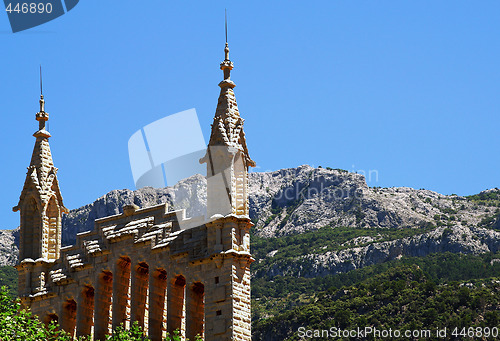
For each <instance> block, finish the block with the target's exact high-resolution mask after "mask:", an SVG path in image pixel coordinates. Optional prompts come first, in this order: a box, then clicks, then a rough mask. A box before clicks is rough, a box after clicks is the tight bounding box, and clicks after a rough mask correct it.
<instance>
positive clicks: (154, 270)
mask: <svg viewBox="0 0 500 341" xmlns="http://www.w3.org/2000/svg"><path fill="white" fill-rule="evenodd" d="M225 53H226V57H225V60H224V61H223V62H222V63H221V69H222V70H223V71H224V80H223V81H222V82H221V83H220V84H219V86H220V87H221V94H220V96H219V102H218V105H217V110H216V114H215V117H214V124H213V125H212V134H211V137H210V142H209V145H208V148H207V153H206V155H205V157H204V158H202V159H201V160H200V162H204V163H207V182H208V188H207V199H208V200H207V206H208V216H207V217H195V218H186V217H185V213H184V212H183V211H181V210H178V211H174V210H169V207H168V206H167V205H166V204H162V205H157V206H153V207H145V208H139V207H137V206H135V205H131V206H125V207H124V208H123V213H122V214H119V215H115V216H110V217H106V218H101V219H97V220H96V221H95V227H94V230H93V231H88V232H84V233H80V234H78V235H77V240H76V244H75V245H72V246H68V247H63V248H61V217H62V214H63V213H65V212H67V209H66V208H65V207H64V205H63V200H62V196H61V192H60V189H59V184H58V181H57V175H56V174H57V168H55V167H54V164H53V161H52V156H51V152H50V147H49V142H48V140H49V137H50V134H49V132H48V131H46V130H45V122H46V121H47V120H48V118H49V115H48V113H46V112H45V109H44V100H43V95H42V96H41V99H40V112H39V113H37V115H36V119H37V120H38V121H39V122H40V123H39V124H40V126H39V130H38V131H37V132H36V133H35V134H34V136H35V137H36V143H35V148H34V151H33V156H32V159H31V163H30V166H29V168H28V173H27V176H26V182H25V184H24V188H23V190H22V193H21V197H20V200H19V204H18V205H17V206H16V207H14V210H15V211H20V213H21V241H20V263H19V264H18V265H17V269H18V273H19V296H20V298H21V301H22V303H23V305H24V306H25V307H27V308H29V309H31V311H32V312H33V313H34V314H36V315H37V316H38V317H39V318H40V319H42V320H43V321H46V322H49V321H51V320H57V321H58V322H59V324H60V325H61V327H62V328H63V329H64V330H66V331H67V332H69V333H70V334H72V335H74V336H80V335H93V338H94V340H103V339H104V338H105V336H106V335H107V334H109V333H110V332H111V330H112V328H114V327H116V326H119V325H120V324H123V325H124V326H125V327H128V326H130V323H133V322H134V321H137V322H138V323H139V325H140V326H142V327H143V330H144V333H145V335H148V336H149V337H150V338H151V339H152V340H161V339H162V338H163V337H165V335H166V333H167V332H173V331H174V330H176V329H179V330H181V333H182V335H183V337H184V338H186V337H187V338H189V339H190V340H194V337H195V335H201V336H202V337H203V338H204V339H205V340H207V341H208V340H247V341H250V340H251V328H250V326H251V315H250V264H251V262H252V261H253V258H252V257H251V255H250V234H249V232H250V227H251V226H252V225H253V224H252V222H251V221H250V219H249V217H248V167H250V166H254V165H255V163H254V162H253V161H252V160H251V159H250V157H249V155H248V150H247V146H246V142H245V135H244V133H243V119H242V118H241V117H240V115H239V111H238V107H237V104H236V100H235V97H234V91H233V88H234V86H235V85H234V83H233V82H232V81H231V79H230V71H231V70H232V68H233V64H232V62H231V61H230V60H229V49H228V46H227V43H226V48H225Z"/></svg>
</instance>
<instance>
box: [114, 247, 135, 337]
mask: <svg viewBox="0 0 500 341" xmlns="http://www.w3.org/2000/svg"><path fill="white" fill-rule="evenodd" d="M130 264H131V261H130V258H128V257H120V258H119V259H118V262H117V263H116V264H115V275H114V278H115V280H114V281H113V293H114V295H113V329H114V328H116V327H118V326H119V325H120V324H123V326H124V327H127V326H126V321H128V320H129V319H130V316H129V315H128V312H127V308H128V307H129V305H130V297H129V288H130Z"/></svg>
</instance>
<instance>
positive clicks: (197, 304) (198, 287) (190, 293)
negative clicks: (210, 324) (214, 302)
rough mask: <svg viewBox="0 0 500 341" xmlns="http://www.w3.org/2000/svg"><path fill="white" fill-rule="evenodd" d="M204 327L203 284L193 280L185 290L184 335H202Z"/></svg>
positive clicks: (190, 338) (192, 337) (190, 336)
mask: <svg viewBox="0 0 500 341" xmlns="http://www.w3.org/2000/svg"><path fill="white" fill-rule="evenodd" d="M204 328H205V286H204V285H203V283H200V282H195V283H193V284H191V285H190V286H189V288H188V289H187V290H186V337H188V338H189V340H194V339H195V337H196V335H200V336H203V332H204Z"/></svg>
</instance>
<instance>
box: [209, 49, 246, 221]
mask: <svg viewBox="0 0 500 341" xmlns="http://www.w3.org/2000/svg"><path fill="white" fill-rule="evenodd" d="M224 54H225V58H224V60H223V61H222V62H221V63H220V69H221V70H222V71H223V73H224V80H222V81H221V82H220V83H219V87H220V88H221V90H220V94H219V100H218V103H217V109H216V110H215V116H214V121H213V123H212V132H211V135H210V142H209V143H208V148H207V153H206V154H205V156H204V157H203V158H202V159H201V160H200V162H201V163H205V162H206V163H207V213H208V216H209V217H211V216H212V215H214V214H222V215H227V214H236V215H248V167H255V162H254V161H253V160H252V159H251V158H250V156H249V154H248V148H247V144H246V139H245V133H244V131H243V122H244V120H243V119H242V118H241V116H240V112H239V110H238V104H237V103H236V97H235V96H234V90H233V88H234V87H235V86H236V84H235V83H234V82H233V81H232V80H231V70H232V69H233V68H234V64H233V63H232V62H231V60H229V46H228V43H227V41H226V46H225V48H224ZM225 198H227V200H225Z"/></svg>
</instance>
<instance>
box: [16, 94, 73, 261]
mask: <svg viewBox="0 0 500 341" xmlns="http://www.w3.org/2000/svg"><path fill="white" fill-rule="evenodd" d="M36 120H37V121H38V122H39V129H38V131H37V132H36V133H34V134H33V136H34V137H35V138H36V142H35V148H34V149H33V155H32V156H31V162H30V166H29V167H28V173H27V175H26V180H25V182H24V187H23V190H22V192H21V197H20V198H19V203H18V205H17V206H16V207H14V208H13V210H14V212H17V211H21V242H20V257H19V258H20V259H25V258H31V259H33V260H36V259H43V260H44V261H55V260H56V259H59V254H60V249H61V216H62V213H63V212H65V213H67V212H68V210H67V209H66V208H65V207H64V205H63V199H62V196H61V191H60V189H59V182H58V181H57V168H56V167H54V162H53V161H52V154H51V153H50V146H49V137H50V133H49V132H48V131H47V130H46V129H45V123H46V122H47V121H48V120H49V113H48V112H45V101H44V99H43V95H40V111H39V112H38V113H37V114H36Z"/></svg>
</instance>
